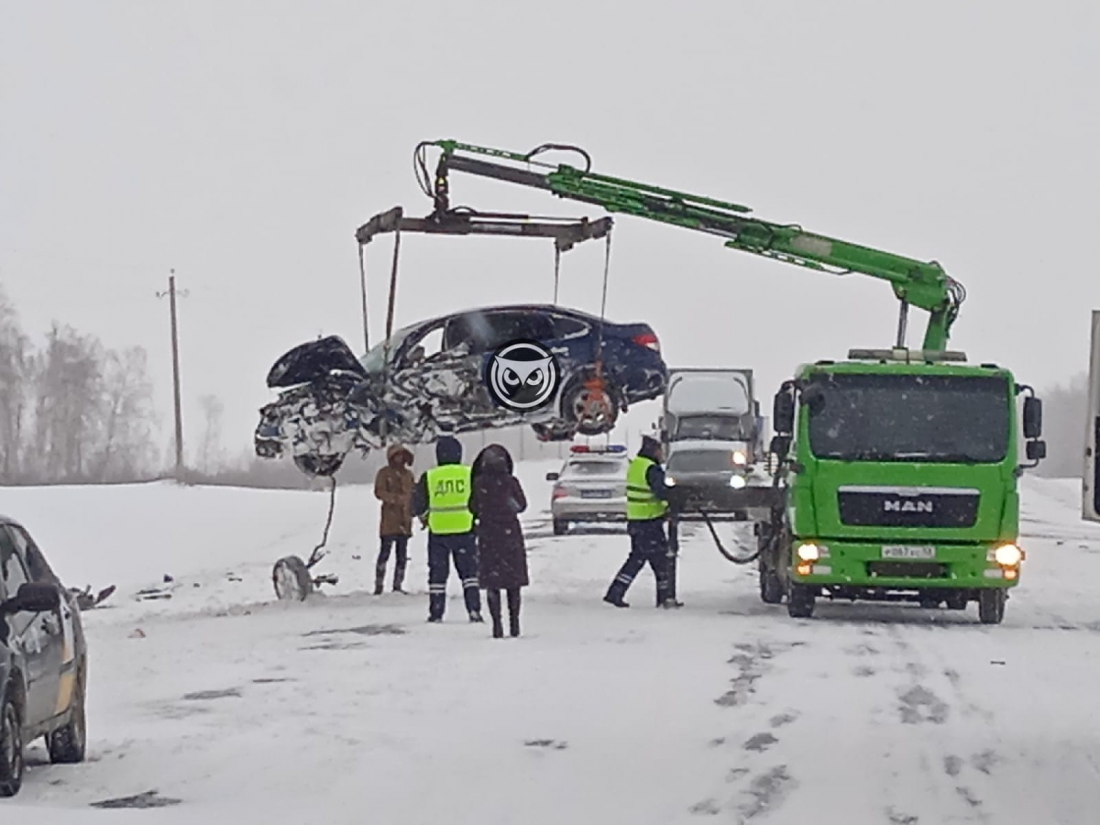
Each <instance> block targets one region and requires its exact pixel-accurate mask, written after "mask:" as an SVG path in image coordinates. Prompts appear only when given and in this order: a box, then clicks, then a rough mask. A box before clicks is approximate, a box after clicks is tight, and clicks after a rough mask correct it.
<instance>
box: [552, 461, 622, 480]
mask: <svg viewBox="0 0 1100 825" xmlns="http://www.w3.org/2000/svg"><path fill="white" fill-rule="evenodd" d="M625 472H626V470H625V469H624V467H623V464H622V462H621V461H578V462H576V463H574V464H568V465H566V467H565V472H564V473H563V475H566V476H619V475H624V474H625Z"/></svg>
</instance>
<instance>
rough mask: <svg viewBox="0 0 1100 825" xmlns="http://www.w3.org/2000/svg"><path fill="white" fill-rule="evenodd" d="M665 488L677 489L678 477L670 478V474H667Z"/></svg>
mask: <svg viewBox="0 0 1100 825" xmlns="http://www.w3.org/2000/svg"><path fill="white" fill-rule="evenodd" d="M665 486H666V487H675V486H676V476H670V475H669V474H668V473H665Z"/></svg>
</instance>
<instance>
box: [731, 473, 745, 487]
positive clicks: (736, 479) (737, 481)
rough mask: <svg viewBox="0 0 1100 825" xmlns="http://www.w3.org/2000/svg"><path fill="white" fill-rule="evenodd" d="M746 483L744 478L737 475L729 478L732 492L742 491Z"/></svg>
mask: <svg viewBox="0 0 1100 825" xmlns="http://www.w3.org/2000/svg"><path fill="white" fill-rule="evenodd" d="M747 483H748V482H746V481H745V477H744V476H739V475H737V474H734V475H732V476H730V487H732V488H733V489H734V490H740V489H742V488H743V487H744V486H745V484H747Z"/></svg>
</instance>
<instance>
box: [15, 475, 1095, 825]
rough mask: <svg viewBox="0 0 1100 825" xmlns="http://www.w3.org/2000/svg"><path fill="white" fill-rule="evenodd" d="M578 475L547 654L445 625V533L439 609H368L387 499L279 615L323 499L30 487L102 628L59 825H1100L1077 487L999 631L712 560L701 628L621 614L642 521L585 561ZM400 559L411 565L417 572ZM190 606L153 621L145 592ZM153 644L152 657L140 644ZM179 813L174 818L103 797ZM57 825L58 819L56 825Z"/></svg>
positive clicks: (542, 512) (1091, 561)
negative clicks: (783, 583)
mask: <svg viewBox="0 0 1100 825" xmlns="http://www.w3.org/2000/svg"><path fill="white" fill-rule="evenodd" d="M556 468H557V463H556V462H555V463H551V464H531V465H527V466H525V467H524V468H523V478H524V481H525V486H526V487H527V489H528V492H529V498H530V499H531V501H532V510H531V511H530V512H529V513H528V514H527V517H526V532H527V536H528V541H529V547H530V561H531V572H532V577H533V586H532V587H530V588H529V589H527V590H526V591H525V596H524V598H525V604H524V612H523V623H524V635H523V636H522V638H520V639H516V640H513V639H505V640H503V641H500V640H493V639H491V638H490V637H489V628H488V625H481V626H477V625H470V624H468V623H467V622H466V618H465V615H464V611H463V610H462V604H461V600H460V594H459V591H458V588H457V585H456V583H455V580H454V578H453V576H452V580H451V583H450V595H451V599H450V602H449V605H448V614H447V619H446V622H445V623H444V624H442V625H428V624H426V622H425V618H426V615H427V595H426V593H425V590H426V577H427V569H426V563H425V537H424V534H423V533H418V534H417V535H416V536H415V537H414V539H413V540H412V543H411V546H410V551H411V557H412V558H411V561H410V569H409V580H408V586H410V589H411V590H412V591H413V592H412V593H411V594H410V595H405V596H403V595H400V594H391V593H387V594H386V595H385V596H382V597H374V596H371V595H365V591H366V590H367V589H368V588H369V587H370V585H371V583H372V581H373V563H374V554H375V552H376V539H375V538H374V535H375V531H376V517H377V507H376V502H375V501H374V499H373V496H372V495H371V494H370V491H369V489H368V488H365V487H350V486H349V487H346V488H342V489H341V490H340V493H339V495H338V499H337V509H336V518H335V521H334V524H333V529H332V534H331V537H330V541H329V544H330V547H331V555H330V557H329V558H328V559H327V560H326V561H325V562H324V563H322V565H321V570H322V571H323V572H334V573H337V574H338V575H339V576H340V583H339V584H338V585H337V586H336V587H333V588H326V593H327V595H325V596H323V597H320V598H318V599H316V600H311V601H310V602H308V603H305V604H281V603H276V602H274V601H273V593H272V588H271V580H270V570H271V564H272V562H274V561H275V559H277V558H278V557H280V556H282V555H285V554H288V553H297V554H299V555H302V556H303V557H304V556H306V555H308V553H309V551H310V550H311V549H312V547H313V546H314V545H315V544H316V543H317V541H318V540H319V538H320V532H321V528H322V526H323V520H324V516H325V512H326V509H327V504H328V502H327V497H326V495H325V494H323V493H304V492H269V491H246V490H235V489H181V488H177V487H175V486H173V485H169V484H158V485H149V486H141V487H102V488H82V489H79V488H54V489H4V490H0V511H3V512H6V513H8V514H10V515H13V516H16V517H17V518H20V519H21V520H23V521H24V522H25V523H26V524H27V526H28V527H29V528H30V530H31V532H32V533H33V534H34V535H35V536H36V538H37V539H38V541H39V542H40V544H42V546H43V548H44V549H45V550H46V552H47V555H48V556H49V558H50V560H51V562H52V564H53V565H54V567H55V568H56V569H57V570H58V572H59V573H60V574H61V576H62V577H63V578H64V579H65V580H66V582H67V583H68V584H70V585H75V586H83V585H85V584H91V585H93V588H97V589H98V588H99V587H101V586H103V585H106V584H108V583H116V584H118V585H119V592H118V593H116V594H115V595H114V596H113V597H112V598H111V599H110V601H109V602H108V603H107V605H106V606H104V607H103V608H101V609H97V610H94V611H90V612H88V613H87V614H86V616H85V625H86V627H87V630H88V633H89V637H90V646H91V664H90V675H89V679H90V685H89V697H88V701H89V709H88V716H89V728H90V732H89V735H90V739H91V744H90V758H89V761H88V762H87V763H85V764H83V765H79V766H75V767H74V766H67V767H53V766H50V765H49V764H48V762H47V760H46V758H45V751H44V750H43V749H42V747H41V745H40V744H37V745H35V746H34V748H32V750H31V753H30V754H29V761H30V769H29V771H28V774H27V778H26V781H25V784H24V788H23V791H22V793H21V794H20V795H19V796H18V797H17V798H16V799H15V800H8V801H4V802H3V803H0V810H2V811H3V812H4V814H5V816H6V818H7V819H8V820H9V821H10V820H11V815H12V813H13V812H15V811H19V812H21V813H24V814H26V815H27V817H28V819H27V821H34V822H50V823H52V822H66V823H69V822H75V823H83V822H89V823H94V822H108V823H116V822H136V821H140V822H143V823H145V822H149V823H158V822H165V823H177V822H226V823H253V822H255V823H260V822H263V823H269V822H295V823H355V825H365V824H366V823H387V825H388V823H433V825H442V823H450V824H451V825H465V823H470V824H471V825H473V824H474V823H479V824H480V825H488V824H489V823H517V824H518V823H522V824H523V825H542V824H543V823H546V825H549V824H550V823H555V824H556V823H567V822H568V823H601V825H604V824H606V825H613V824H617V823H639V824H641V823H645V824H646V825H671V823H703V822H708V821H710V822H751V823H754V824H755V823H806V822H816V823H854V824H855V825H864V823H868V824H870V823H884V825H916V823H920V825H942V824H943V823H955V822H975V823H980V822H990V823H1044V824H1045V823H1095V822H1097V821H1100V725H1098V721H1097V720H1098V719H1100V713H1098V712H1097V709H1096V699H1095V697H1096V692H1097V686H1098V685H1100V577H1097V576H1096V572H1095V571H1096V569H1097V564H1098V563H1100V526H1094V525H1089V524H1086V523H1084V522H1082V521H1081V520H1080V518H1079V516H1078V492H1077V487H1076V484H1075V483H1073V482H1058V481H1053V482H1052V481H1043V480H1039V479H1032V478H1028V479H1025V482H1024V486H1025V497H1024V518H1025V521H1024V527H1025V531H1026V534H1027V536H1028V538H1027V540H1026V542H1025V547H1026V549H1027V551H1028V554H1029V555H1028V561H1027V562H1026V566H1025V574H1024V580H1023V585H1022V587H1021V588H1020V589H1018V590H1017V591H1015V593H1014V595H1013V598H1012V599H1010V601H1009V604H1008V609H1007V613H1006V618H1005V623H1004V624H1003V625H1001V626H998V627H984V626H981V625H979V624H978V620H977V609H976V607H975V606H971V607H970V609H969V610H968V611H967V612H966V613H965V614H961V613H957V612H947V611H937V612H925V611H921V610H919V609H917V608H911V607H906V606H878V605H856V606H851V605H835V606H832V605H828V604H823V605H821V606H820V607H819V610H818V613H817V616H816V617H815V618H814V619H813V620H810V621H796V620H792V619H790V618H788V616H787V615H786V608H785V607H783V606H780V607H769V606H766V605H764V604H762V603H761V602H760V600H759V598H758V596H757V592H756V579H755V574H754V570H753V568H752V567H751V566H747V567H734V566H732V565H730V564H729V563H728V562H726V561H724V560H723V559H722V558H721V557H720V556H719V555H718V554H717V552H716V551H715V550H714V548H713V546H712V545H711V544H710V542H709V539H708V538H707V537H706V536H705V535H704V534H703V533H696V534H694V535H692V536H691V537H690V538H689V539H688V540H687V541H686V544H685V547H684V552H683V558H682V561H681V565H680V596H681V598H682V600H683V601H684V602H685V603H686V607H685V608H684V609H682V610H681V611H678V612H664V611H657V610H655V609H653V607H652V605H653V582H652V578H651V577H650V574H649V573H648V572H644V573H643V574H642V575H641V576H640V577H639V579H638V580H637V582H636V583H635V585H634V587H633V589H632V590H631V592H630V594H629V595H628V600H629V601H630V602H631V604H632V605H633V606H632V607H631V609H629V610H615V609H613V608H611V607H610V606H608V605H605V604H603V603H601V601H600V597H601V596H602V594H603V591H604V588H605V587H606V585H607V582H608V581H609V580H610V578H611V577H612V575H613V574H614V572H615V570H616V568H617V566H618V565H619V564H620V563H621V561H622V560H623V558H624V555H625V553H626V549H627V538H626V536H625V535H624V534H622V533H617V532H615V531H614V530H604V531H602V532H593V533H587V534H578V535H568V536H564V537H560V538H555V537H553V536H552V535H551V531H550V525H549V513H548V511H547V508H548V506H549V485H548V483H547V482H545V481H544V480H543V475H544V474H545V472H546V471H547V470H549V469H556ZM391 567H392V561H391ZM164 574H170V575H171V576H172V577H173V581H172V582H171V583H170V584H169V585H167V587H168V592H170V593H171V598H169V599H161V600H154V601H139V600H138V599H137V598H136V597H135V594H136V593H137V592H138V591H139V590H141V589H143V588H146V587H165V586H166V585H164V583H163V577H164ZM138 629H140V630H141V631H142V633H143V634H144V635H139V634H136V633H135V631H136V630H138ZM145 793H150V797H149V798H150V799H152V800H160V801H162V802H169V801H172V800H175V801H176V803H175V804H166V805H164V806H163V807H155V808H148V809H144V810H126V809H102V808H96V807H92V805H93V803H97V802H102V801H106V800H114V799H118V798H122V797H128V796H132V795H138V794H145ZM32 818H33V819H32Z"/></svg>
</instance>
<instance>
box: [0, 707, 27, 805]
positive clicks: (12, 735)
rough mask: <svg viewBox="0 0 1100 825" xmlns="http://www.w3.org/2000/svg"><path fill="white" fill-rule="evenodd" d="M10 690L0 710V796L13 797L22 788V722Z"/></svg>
mask: <svg viewBox="0 0 1100 825" xmlns="http://www.w3.org/2000/svg"><path fill="white" fill-rule="evenodd" d="M10 690H11V689H10V687H9V695H8V698H7V699H6V700H5V701H4V707H3V709H2V710H0V796H15V795H16V794H17V793H19V789H20V788H22V787H23V769H24V763H23V722H22V717H21V715H20V713H19V708H18V707H17V706H16V704H15V701H14V699H13V697H12V696H11V694H10Z"/></svg>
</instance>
